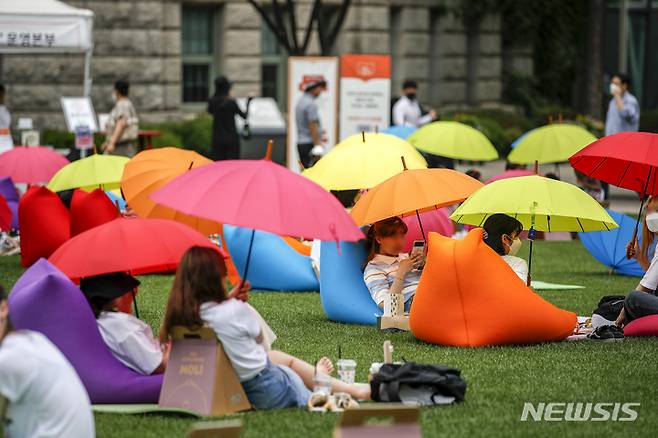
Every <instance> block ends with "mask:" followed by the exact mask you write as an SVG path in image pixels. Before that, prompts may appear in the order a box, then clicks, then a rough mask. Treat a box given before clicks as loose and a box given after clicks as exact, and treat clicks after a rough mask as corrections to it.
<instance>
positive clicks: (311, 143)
mask: <svg viewBox="0 0 658 438" xmlns="http://www.w3.org/2000/svg"><path fill="white" fill-rule="evenodd" d="M326 88H327V82H326V81H325V80H324V79H318V80H316V81H312V82H310V83H308V84H307V85H306V88H305V89H304V94H303V95H302V97H301V98H300V99H299V102H297V105H296V106H295V124H296V125H297V152H298V153H299V160H300V161H301V163H302V165H303V166H304V167H305V168H309V167H312V166H313V164H315V162H316V161H317V159H318V157H321V156H322V155H324V152H325V149H324V146H322V124H321V123H320V114H319V111H318V104H317V102H316V99H317V98H318V96H320V94H322V92H323V91H324V90H326Z"/></svg>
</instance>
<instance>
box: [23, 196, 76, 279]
mask: <svg viewBox="0 0 658 438" xmlns="http://www.w3.org/2000/svg"><path fill="white" fill-rule="evenodd" d="M18 222H19V226H20V229H21V265H22V266H23V267H28V266H31V265H32V264H33V263H34V262H36V261H37V260H39V258H41V257H43V258H46V259H47V258H48V257H50V255H51V254H52V253H53V252H55V250H56V249H57V248H59V246H60V245H61V244H62V243H64V242H66V241H67V240H69V237H70V222H71V220H70V216H69V211H68V210H67V208H66V206H65V205H64V204H63V203H62V201H61V200H60V199H59V196H57V195H56V194H55V193H53V192H51V191H50V190H48V189H47V188H45V187H31V188H30V189H28V191H27V192H26V193H25V195H23V197H22V198H21V201H20V204H19V205H18Z"/></svg>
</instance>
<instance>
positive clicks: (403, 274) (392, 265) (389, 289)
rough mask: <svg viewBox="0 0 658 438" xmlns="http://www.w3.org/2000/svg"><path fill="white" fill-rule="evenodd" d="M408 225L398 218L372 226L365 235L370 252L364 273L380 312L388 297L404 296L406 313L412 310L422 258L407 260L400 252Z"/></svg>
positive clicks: (415, 257) (414, 256)
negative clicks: (394, 295)
mask: <svg viewBox="0 0 658 438" xmlns="http://www.w3.org/2000/svg"><path fill="white" fill-rule="evenodd" d="M407 231H408V228H407V224H405V223H404V221H402V219H400V218H399V217H392V218H389V219H384V220H382V221H379V222H375V223H374V224H372V225H371V226H370V228H369V229H368V232H367V234H366V246H367V248H368V251H369V256H368V262H367V264H366V266H365V269H364V270H363V281H365V283H366V286H367V287H368V290H369V291H370V296H371V297H372V299H373V301H374V302H375V303H376V304H377V305H378V306H379V307H381V308H384V302H385V301H386V300H387V299H388V298H389V296H390V294H403V295H404V307H405V311H409V309H410V308H411V302H412V300H413V296H414V294H415V293H416V288H417V287H418V282H419V281H420V274H421V272H420V270H418V269H414V268H417V267H418V266H419V265H420V264H421V263H422V257H423V256H422V255H419V254H415V255H413V256H412V257H409V255H408V254H406V253H403V252H402V248H403V247H404V238H405V235H406V234H407Z"/></svg>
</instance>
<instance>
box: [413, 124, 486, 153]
mask: <svg viewBox="0 0 658 438" xmlns="http://www.w3.org/2000/svg"><path fill="white" fill-rule="evenodd" d="M407 140H408V141H409V143H411V144H412V145H413V146H414V147H416V148H417V149H419V150H421V151H423V152H427V153H428V154H434V155H440V156H443V157H448V158H455V159H459V160H472V161H491V160H495V159H497V158H498V152H497V151H496V148H495V147H494V146H493V144H491V141H489V139H488V138H487V137H486V136H485V135H484V134H483V133H481V132H480V131H478V130H477V129H475V128H473V127H471V126H468V125H466V124H464V123H459V122H449V121H445V122H432V123H428V124H427V125H425V126H423V127H421V128H420V129H418V130H417V131H416V132H414V133H413V134H411V135H410V136H409V138H408V139H407Z"/></svg>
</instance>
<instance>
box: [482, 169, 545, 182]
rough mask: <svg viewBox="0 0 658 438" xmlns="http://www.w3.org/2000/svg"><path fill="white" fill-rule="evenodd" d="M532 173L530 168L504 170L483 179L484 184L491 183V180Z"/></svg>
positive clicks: (530, 174)
mask: <svg viewBox="0 0 658 438" xmlns="http://www.w3.org/2000/svg"><path fill="white" fill-rule="evenodd" d="M534 174H535V172H531V171H530V170H523V169H513V170H506V171H505V172H503V173H499V174H498V175H496V176H492V177H491V178H489V179H488V180H486V181H485V184H491V183H492V182H495V181H500V180H501V179H507V178H516V177H519V176H532V175H534Z"/></svg>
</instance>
